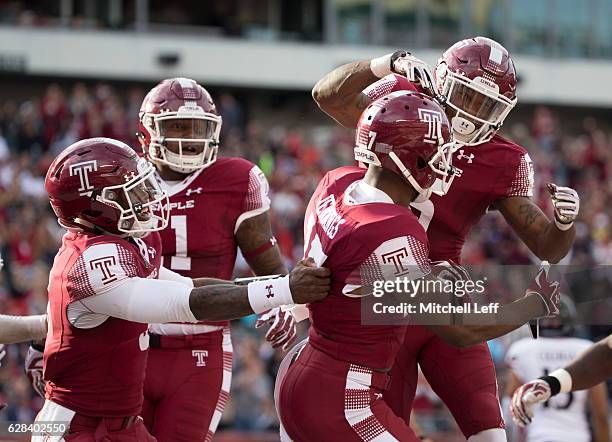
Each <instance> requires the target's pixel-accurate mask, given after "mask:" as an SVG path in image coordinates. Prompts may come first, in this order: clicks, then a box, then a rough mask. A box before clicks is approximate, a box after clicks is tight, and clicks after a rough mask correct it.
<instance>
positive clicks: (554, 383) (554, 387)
mask: <svg viewBox="0 0 612 442" xmlns="http://www.w3.org/2000/svg"><path fill="white" fill-rule="evenodd" d="M539 379H542V380H543V381H544V382H546V383H547V384H548V385H549V386H550V395H551V396H555V395H557V394H559V392H560V391H561V382H559V379H557V378H556V377H554V376H541V377H540V378H539Z"/></svg>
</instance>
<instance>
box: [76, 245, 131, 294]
mask: <svg viewBox="0 0 612 442" xmlns="http://www.w3.org/2000/svg"><path fill="white" fill-rule="evenodd" d="M136 262H137V257H136V256H134V254H133V253H132V252H130V251H129V250H128V249H126V248H125V247H123V246H121V245H120V244H117V243H98V244H94V245H91V246H89V247H88V248H87V249H85V250H84V251H83V253H82V254H81V256H79V258H78V259H77V260H76V262H75V263H74V265H73V267H72V269H70V271H69V272H68V275H67V285H66V286H67V290H68V295H69V297H70V302H74V301H79V300H81V299H85V298H88V297H91V296H95V295H99V294H102V293H106V292H108V291H109V290H112V289H113V288H115V287H118V286H120V285H121V284H122V282H124V281H125V280H126V279H129V278H135V277H137V276H138V269H137V267H136V264H135V263H136Z"/></svg>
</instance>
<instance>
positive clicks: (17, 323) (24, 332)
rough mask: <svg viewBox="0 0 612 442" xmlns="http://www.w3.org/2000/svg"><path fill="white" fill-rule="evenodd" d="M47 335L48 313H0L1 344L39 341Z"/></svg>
mask: <svg viewBox="0 0 612 442" xmlns="http://www.w3.org/2000/svg"><path fill="white" fill-rule="evenodd" d="M46 335H47V315H36V316H7V315H0V344H17V343H19V342H25V341H38V340H40V339H44V338H45V336H46Z"/></svg>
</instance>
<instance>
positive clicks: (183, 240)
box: [150, 158, 270, 335]
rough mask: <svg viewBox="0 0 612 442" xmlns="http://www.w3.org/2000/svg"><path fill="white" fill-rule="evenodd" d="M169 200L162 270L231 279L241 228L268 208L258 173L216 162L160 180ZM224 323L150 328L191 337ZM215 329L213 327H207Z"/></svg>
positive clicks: (234, 162)
mask: <svg viewBox="0 0 612 442" xmlns="http://www.w3.org/2000/svg"><path fill="white" fill-rule="evenodd" d="M158 179H159V181H160V183H161V185H162V188H163V189H164V190H165V191H166V192H167V193H168V196H169V199H170V208H171V212H170V223H169V224H168V227H167V228H166V229H164V230H163V231H162V232H160V233H161V239H162V245H163V247H162V249H163V258H162V259H163V260H162V263H163V265H164V267H166V268H169V269H170V270H173V271H175V272H177V273H179V274H181V275H183V276H187V277H190V278H201V277H209V278H220V279H231V278H232V273H233V271H234V264H235V262H236V254H237V250H238V249H237V248H238V244H237V242H236V236H235V234H236V231H237V230H238V227H239V226H240V224H241V223H242V222H243V221H244V220H245V219H248V218H250V217H253V216H257V215H259V214H261V213H264V212H265V211H267V210H268V209H269V208H270V198H269V197H268V190H269V186H268V182H267V180H266V177H265V176H264V174H263V172H262V171H261V169H259V167H257V166H256V165H254V164H253V163H251V162H249V161H247V160H244V159H242V158H219V159H217V161H215V162H214V163H213V164H211V165H210V166H209V167H207V168H206V169H203V170H201V171H197V172H194V173H192V174H190V175H188V176H187V177H186V178H185V179H184V180H183V181H180V182H178V183H169V182H165V181H163V180H162V179H161V178H159V177H158ZM226 323H227V322H226V321H224V322H216V323H207V324H211V326H208V327H207V326H202V325H194V324H185V325H181V326H179V325H178V324H170V325H157V324H156V325H152V326H151V328H150V330H151V331H152V332H154V333H158V334H169V335H175V334H194V333H204V332H208V331H213V330H216V329H218V328H219V327H217V326H218V325H223V324H226ZM212 324H215V325H212Z"/></svg>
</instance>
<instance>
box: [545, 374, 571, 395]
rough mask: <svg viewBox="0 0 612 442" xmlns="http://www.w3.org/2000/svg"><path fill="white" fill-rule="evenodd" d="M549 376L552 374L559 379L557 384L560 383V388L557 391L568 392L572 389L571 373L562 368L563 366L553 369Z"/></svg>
mask: <svg viewBox="0 0 612 442" xmlns="http://www.w3.org/2000/svg"><path fill="white" fill-rule="evenodd" d="M549 376H554V377H556V378H557V379H558V380H559V384H561V390H560V391H559V393H569V392H570V391H572V383H573V381H572V375H571V374H569V373H568V372H567V370H564V369H563V368H559V369H557V370H555V371H553V372H552V373H551V374H549Z"/></svg>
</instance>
